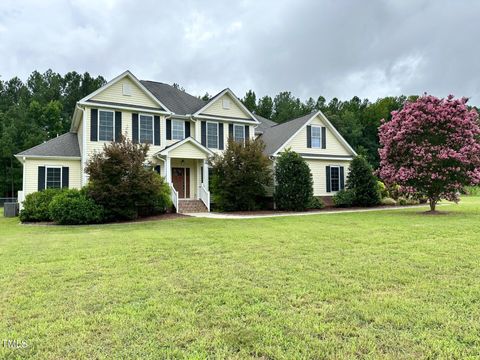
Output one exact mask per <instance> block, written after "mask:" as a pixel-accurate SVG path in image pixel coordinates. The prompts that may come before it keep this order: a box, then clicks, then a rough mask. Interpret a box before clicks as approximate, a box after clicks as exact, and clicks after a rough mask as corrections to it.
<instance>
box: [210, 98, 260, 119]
mask: <svg viewBox="0 0 480 360" xmlns="http://www.w3.org/2000/svg"><path fill="white" fill-rule="evenodd" d="M223 100H229V101H230V109H224V108H223ZM202 114H208V115H217V116H228V117H233V118H241V119H251V116H249V115H248V113H246V112H245V111H244V110H242V109H241V108H240V107H239V106H238V105H237V104H236V103H235V100H233V98H232V97H231V96H230V94H228V93H227V94H224V95H223V96H221V97H220V98H218V99H217V100H215V101H214V102H213V103H211V104H210V106H209V107H208V108H207V109H205V110H204V111H203V112H202Z"/></svg>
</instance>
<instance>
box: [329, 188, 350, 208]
mask: <svg viewBox="0 0 480 360" xmlns="http://www.w3.org/2000/svg"><path fill="white" fill-rule="evenodd" d="M354 200H355V195H354V193H353V191H351V190H340V191H339V192H337V193H336V194H335V195H334V196H333V198H332V201H333V205H335V206H336V207H350V206H352V205H353V202H354Z"/></svg>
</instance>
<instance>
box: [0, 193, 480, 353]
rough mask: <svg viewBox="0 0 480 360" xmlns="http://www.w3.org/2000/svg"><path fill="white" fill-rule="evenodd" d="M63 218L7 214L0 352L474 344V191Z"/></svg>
mask: <svg viewBox="0 0 480 360" xmlns="http://www.w3.org/2000/svg"><path fill="white" fill-rule="evenodd" d="M439 209H440V210H442V211H448V212H450V214H449V215H445V216H426V215H422V214H420V211H422V210H419V209H405V210H399V211H383V212H367V213H349V214H335V215H333V214H331V215H312V216H301V217H284V218H270V219H251V220H217V219H194V218H184V219H175V220H166V221H157V222H147V223H137V224H122V225H104V226H84V227H61V226H24V225H19V224H18V220H17V219H5V218H3V217H0V261H1V263H0V285H1V292H0V340H2V341H3V340H5V339H15V340H19V341H22V340H24V341H26V343H27V347H26V348H23V349H8V348H6V347H4V346H2V347H0V358H2V359H3V358H5V359H15V358H19V359H20V358H21V359H24V358H35V359H103V358H105V359H106V358H115V359H128V358H139V359H162V358H195V359H196V358H198V359H202V358H206V357H211V358H233V359H244V358H261V359H295V358H314V359H319V358H342V359H343V358H355V357H358V358H382V359H385V358H387V359H388V358H390V359H402V358H472V359H474V358H476V359H477V358H479V357H480V197H467V198H463V199H462V201H461V203H460V205H448V206H444V207H440V208H439Z"/></svg>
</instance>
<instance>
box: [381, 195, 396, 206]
mask: <svg viewBox="0 0 480 360" xmlns="http://www.w3.org/2000/svg"><path fill="white" fill-rule="evenodd" d="M381 203H382V205H390V206H391V205H397V202H396V201H395V200H394V199H392V198H389V197H384V198H383V199H382V201H381Z"/></svg>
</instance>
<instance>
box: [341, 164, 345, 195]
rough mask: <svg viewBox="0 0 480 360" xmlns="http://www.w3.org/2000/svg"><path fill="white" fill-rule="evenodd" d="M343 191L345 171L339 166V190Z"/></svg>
mask: <svg viewBox="0 0 480 360" xmlns="http://www.w3.org/2000/svg"><path fill="white" fill-rule="evenodd" d="M343 189H345V170H343V166H340V190H343Z"/></svg>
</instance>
